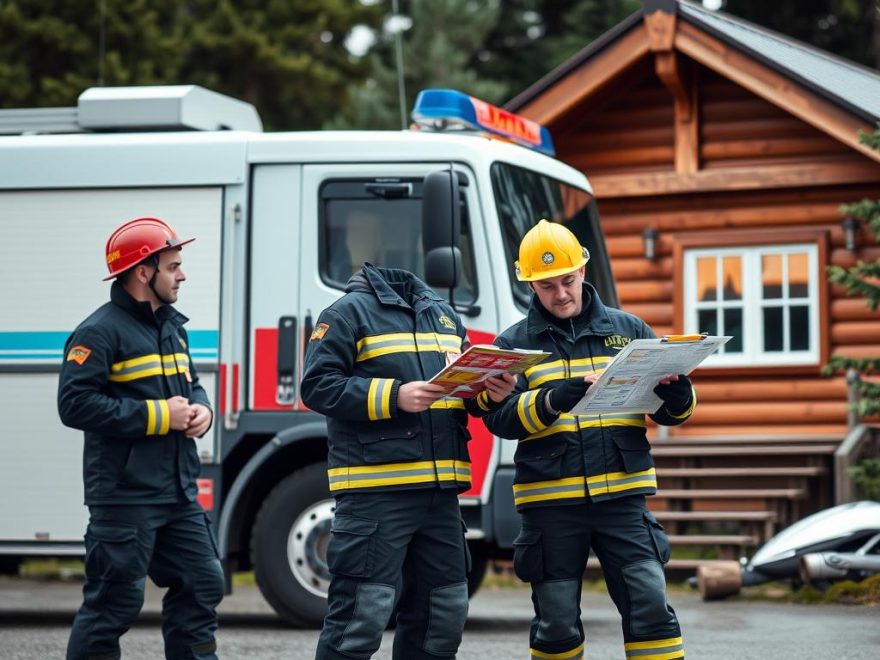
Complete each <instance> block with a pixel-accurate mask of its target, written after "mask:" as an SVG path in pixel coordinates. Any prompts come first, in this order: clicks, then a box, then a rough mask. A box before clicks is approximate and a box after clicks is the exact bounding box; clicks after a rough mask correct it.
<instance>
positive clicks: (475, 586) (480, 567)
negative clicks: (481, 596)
mask: <svg viewBox="0 0 880 660" xmlns="http://www.w3.org/2000/svg"><path fill="white" fill-rule="evenodd" d="M468 547H469V548H470V551H471V572H470V573H468V598H472V597H473V595H474V594H475V593H477V591H478V590H479V588H480V585H481V584H483V578H484V577H486V570H487V569H488V568H489V548H487V547H486V544H485V543H479V542H477V543H468Z"/></svg>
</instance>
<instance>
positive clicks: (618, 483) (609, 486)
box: [513, 468, 657, 506]
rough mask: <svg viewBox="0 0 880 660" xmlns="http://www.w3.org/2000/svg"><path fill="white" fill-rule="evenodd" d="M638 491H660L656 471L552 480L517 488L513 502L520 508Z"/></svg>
mask: <svg viewBox="0 0 880 660" xmlns="http://www.w3.org/2000/svg"><path fill="white" fill-rule="evenodd" d="M636 488H654V489H656V488H657V473H656V471H655V470H654V468H650V469H648V470H643V471H641V472H609V473H607V474H596V475H593V476H590V477H586V478H585V477H566V478H564V479H554V480H551V481H535V482H533V483H528V484H514V485H513V502H514V504H516V506H520V505H522V504H528V503H529V502H545V501H547V500H564V499H571V498H574V497H586V496H587V491H588V490H589V493H590V497H594V496H596V495H603V494H606V493H619V492H620V491H624V490H632V489H636Z"/></svg>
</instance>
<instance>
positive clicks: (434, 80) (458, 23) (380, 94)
mask: <svg viewBox="0 0 880 660" xmlns="http://www.w3.org/2000/svg"><path fill="white" fill-rule="evenodd" d="M387 4H388V3H386V5H387ZM499 9H500V2H499V1H498V0H483V1H481V2H474V1H473V0H411V1H410V2H405V3H404V2H402V3H401V12H402V14H403V15H405V16H408V17H409V19H410V20H411V26H410V28H409V29H407V30H406V31H405V32H404V33H403V35H402V39H403V63H404V72H405V74H404V80H405V87H406V100H405V103H404V105H405V108H406V111H407V112H408V111H409V110H410V109H411V108H412V106H413V102H414V101H415V97H416V95H417V94H418V92H419V91H420V90H422V89H425V88H429V87H443V88H450V89H457V90H459V91H462V92H465V93H467V94H471V95H472V96H476V97H478V98H481V99H483V100H485V101H489V102H490V103H499V102H500V101H501V100H502V99H503V97H504V95H505V93H506V92H507V89H508V88H507V85H506V84H505V83H503V82H500V81H496V80H492V79H480V78H479V76H478V74H477V72H476V70H475V69H474V68H473V67H472V66H471V65H470V62H471V61H472V59H473V57H474V54H475V53H476V52H477V51H478V50H479V49H480V48H481V47H482V44H483V42H484V40H485V38H486V35H487V34H488V33H489V31H490V30H491V29H492V27H493V26H494V25H495V24H496V23H497V20H498V12H499ZM378 38H379V41H378V43H377V44H376V45H375V47H374V48H373V50H372V52H371V53H370V55H369V56H368V61H369V63H370V71H371V72H370V75H369V77H368V79H367V81H366V83H365V84H363V85H353V86H352V87H351V88H350V89H349V96H350V99H351V103H350V104H349V106H348V107H347V108H346V109H345V110H344V111H342V112H340V113H339V114H338V115H337V116H336V117H334V118H333V119H332V120H330V121H328V122H327V123H326V124H325V127H326V128H344V129H351V128H354V129H395V128H401V125H400V123H401V122H400V105H399V95H398V83H397V69H396V64H395V59H394V35H393V34H390V33H388V32H387V31H386V32H384V33H383V34H380V35H378Z"/></svg>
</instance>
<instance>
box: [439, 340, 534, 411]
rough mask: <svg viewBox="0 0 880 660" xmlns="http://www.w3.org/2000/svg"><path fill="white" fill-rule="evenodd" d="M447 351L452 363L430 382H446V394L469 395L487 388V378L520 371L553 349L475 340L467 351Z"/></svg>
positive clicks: (465, 397) (467, 396) (464, 396)
mask: <svg viewBox="0 0 880 660" xmlns="http://www.w3.org/2000/svg"><path fill="white" fill-rule="evenodd" d="M446 355H447V359H450V361H449V363H448V364H447V365H446V367H445V368H444V369H443V370H442V371H441V372H440V373H438V374H437V375H436V376H434V377H433V378H432V379H431V380H430V381H428V382H430V383H435V384H438V385H443V386H444V387H445V388H447V392H446V394H447V396H457V397H461V398H464V399H467V398H470V397H472V396H474V395H476V394H477V393H479V392H481V391H482V390H484V389H486V380H487V379H488V378H491V377H492V376H498V375H500V374H503V373H505V372H507V373H509V374H521V373H522V372H524V371H525V370H526V369H528V368H529V367H531V366H533V365H536V364H538V363H539V362H541V361H543V360H544V359H545V358H546V357H547V356H548V355H550V353H547V352H546V351H527V350H523V349H519V348H514V349H506V348H498V347H497V346H492V345H491V344H476V345H474V346H471V347H470V348H468V349H467V350H466V351H465V352H464V353H461V354H450V353H447V354H446Z"/></svg>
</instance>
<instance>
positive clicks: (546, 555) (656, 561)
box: [514, 495, 684, 660]
mask: <svg viewBox="0 0 880 660" xmlns="http://www.w3.org/2000/svg"><path fill="white" fill-rule="evenodd" d="M521 515H522V528H521V530H520V533H519V536H518V537H517V539H516V541H514V570H515V571H516V574H517V576H519V578H520V579H521V580H524V581H526V582H530V583H531V586H532V603H533V604H534V607H535V617H534V618H533V619H532V627H531V631H530V633H529V646H530V654H531V655H530V657H532V658H542V659H548V658H558V659H562V658H565V660H572V659H575V658H584V657H589V645H585V643H584V642H585V636H584V628H583V624H582V623H581V609H580V602H581V581H582V578H583V574H584V570H585V568H586V564H587V558H588V557H589V554H590V549H591V548H592V549H593V551H594V552H595V553H596V556H597V557H598V559H599V562H600V563H601V564H602V571H603V573H604V575H605V584H607V585H608V593H609V594H610V596H611V598H612V599H613V600H614V604H615V605H616V606H617V610H618V611H619V612H620V615H621V617H622V619H623V621H622V623H623V640H624V650H625V652H626V657H627V658H632V659H633V660H671V659H673V658H684V647H683V646H682V639H681V629H680V628H679V625H678V619H677V618H676V616H675V611H674V610H673V609H672V608H671V607H670V606H669V604H668V603H667V602H666V578H665V576H664V573H663V564H665V563H666V562H668V561H669V540H668V539H667V537H666V534H665V532H664V531H663V527H662V526H661V525H660V523H658V522H657V519H656V518H655V517H654V514H652V513H651V512H650V511H648V509H647V506H646V505H645V498H644V496H642V495H632V496H629V497H623V498H620V499H614V500H608V501H604V502H599V503H593V502H588V503H586V504H576V505H568V506H565V505H563V506H547V507H536V508H532V509H526V510H524V511H522V512H521Z"/></svg>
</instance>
